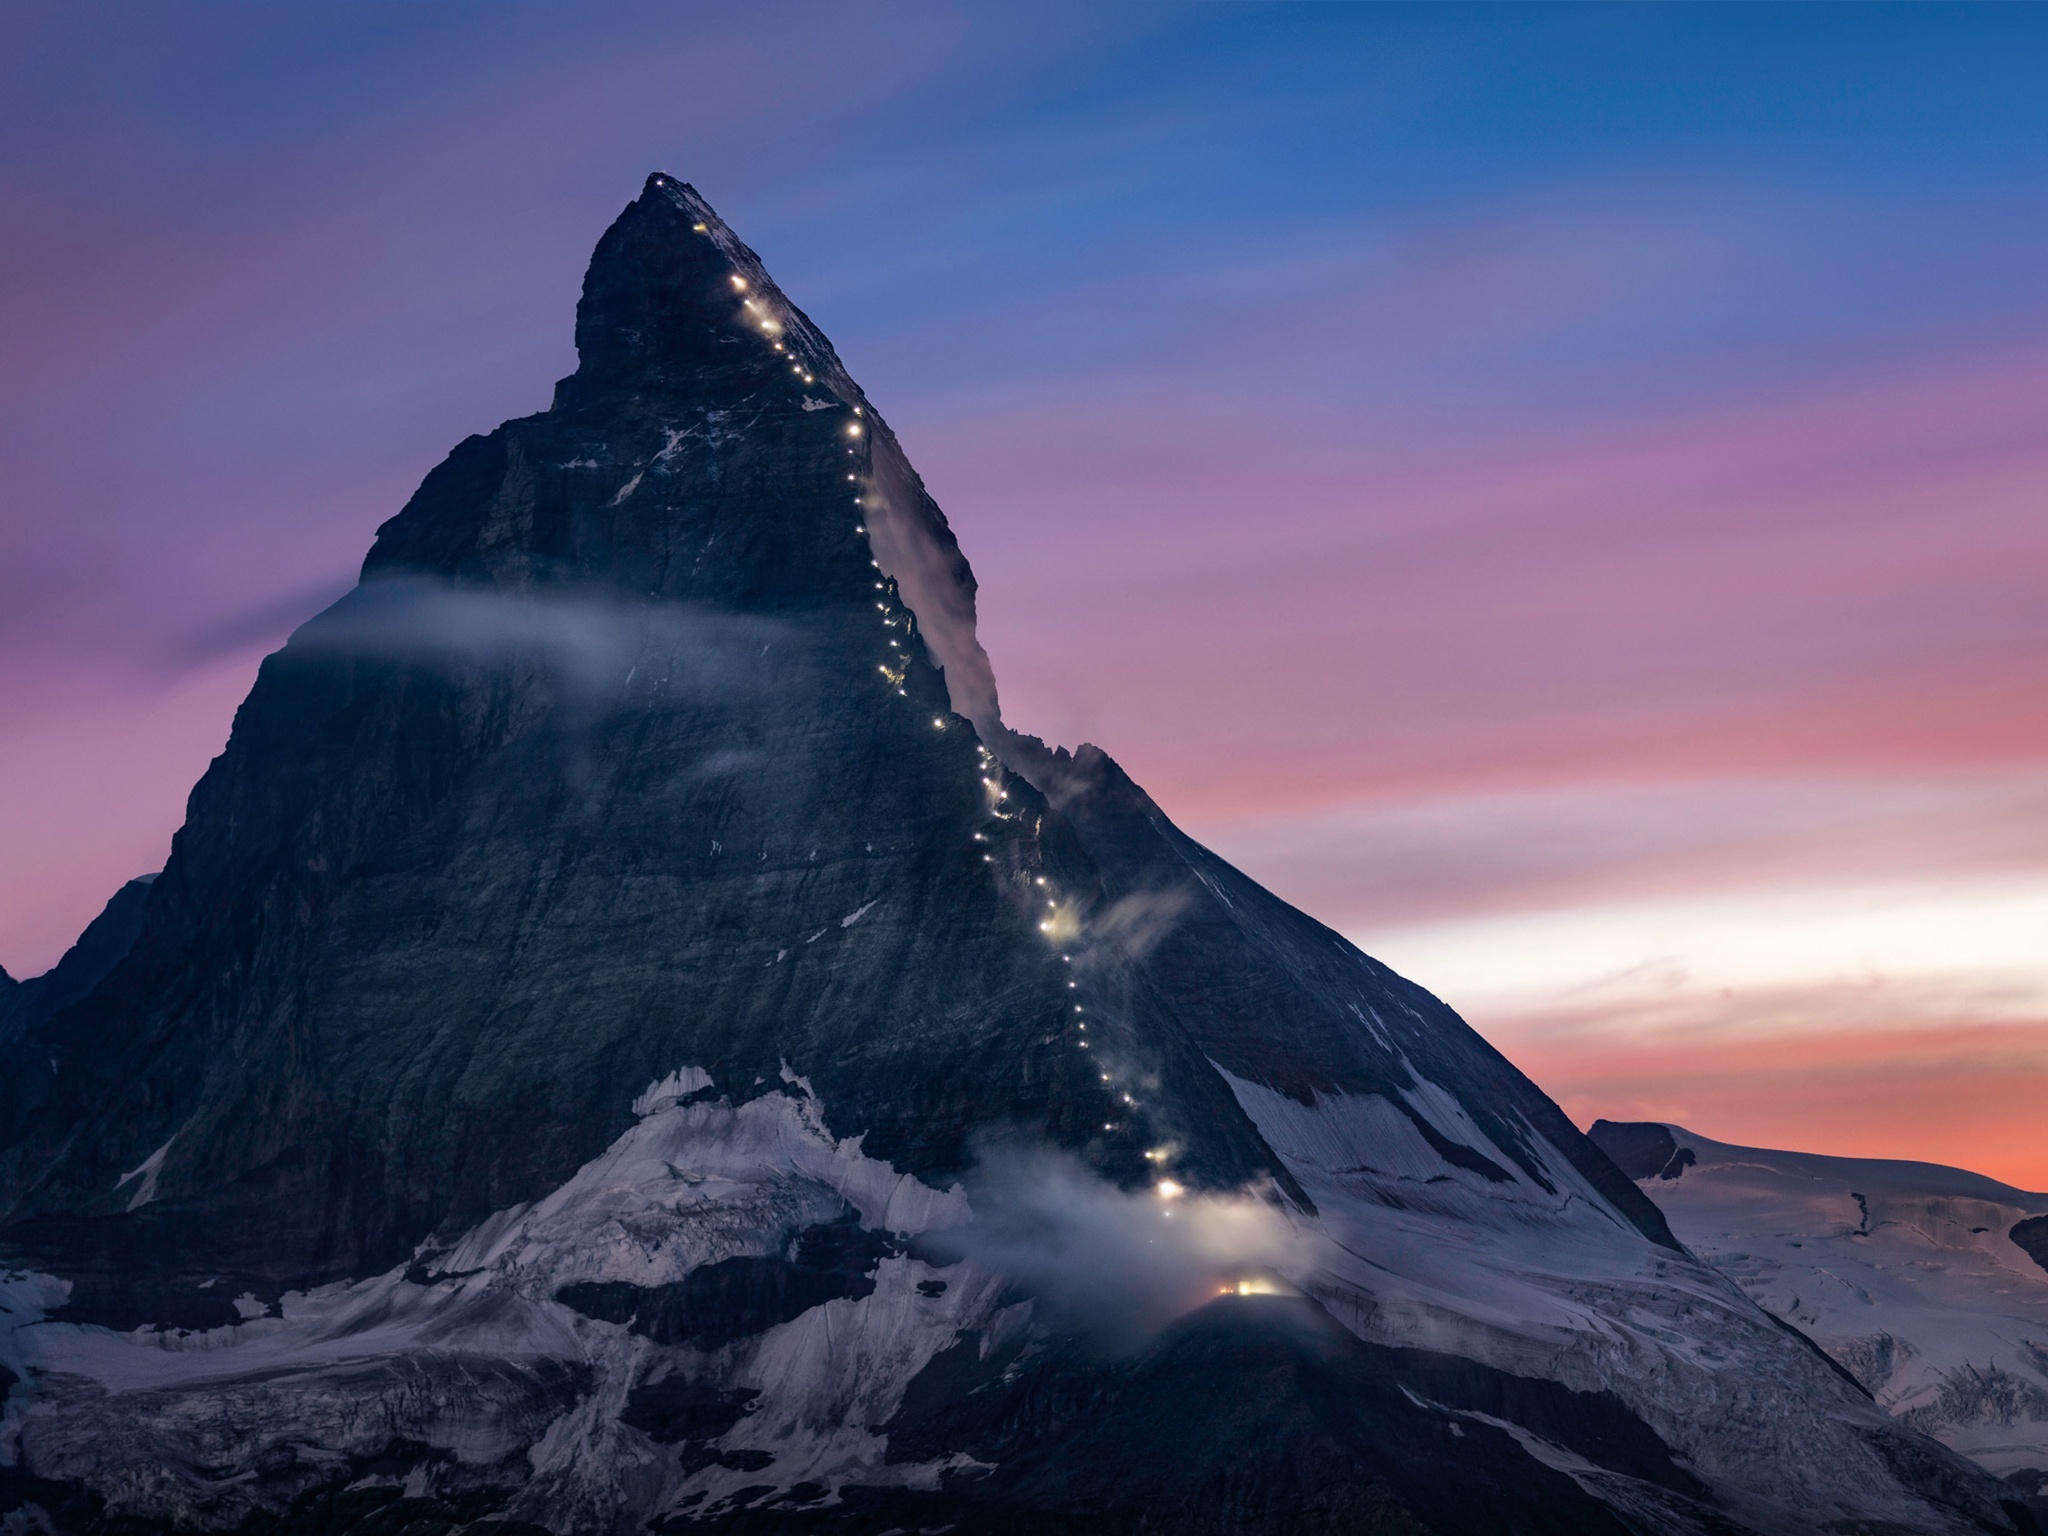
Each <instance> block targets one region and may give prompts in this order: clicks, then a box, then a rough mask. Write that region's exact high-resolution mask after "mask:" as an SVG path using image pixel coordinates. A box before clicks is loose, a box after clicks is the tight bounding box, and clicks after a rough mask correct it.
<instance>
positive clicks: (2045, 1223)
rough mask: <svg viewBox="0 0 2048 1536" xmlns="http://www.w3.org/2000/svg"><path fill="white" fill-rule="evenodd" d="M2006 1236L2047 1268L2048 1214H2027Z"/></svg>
mask: <svg viewBox="0 0 2048 1536" xmlns="http://www.w3.org/2000/svg"><path fill="white" fill-rule="evenodd" d="M1866 1219H1867V1218H1866ZM2006 1236H2007V1237H2010V1238H2011V1239H2012V1240H2013V1241H2014V1242H2015V1243H2017V1244H2018V1245H2019V1249H2020V1251H2021V1252H2022V1253H2024V1254H2025V1255H2026V1256H2027V1257H2028V1258H2030V1259H2032V1260H2033V1261H2034V1262H2035V1263H2036V1264H2038V1265H2040V1266H2041V1267H2042V1268H2043V1269H2048V1216H2029V1217H2027V1218H2026V1220H2024V1221H2016V1222H2014V1223H2013V1224H2012V1230H2011V1231H2010V1232H2008V1233H2007V1234H2006Z"/></svg>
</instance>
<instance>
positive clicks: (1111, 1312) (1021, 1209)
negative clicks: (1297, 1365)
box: [924, 1146, 1322, 1350]
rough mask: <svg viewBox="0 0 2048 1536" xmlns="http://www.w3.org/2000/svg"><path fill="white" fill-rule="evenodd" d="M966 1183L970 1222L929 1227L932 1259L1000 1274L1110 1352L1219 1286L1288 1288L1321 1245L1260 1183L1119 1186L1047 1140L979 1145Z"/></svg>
mask: <svg viewBox="0 0 2048 1536" xmlns="http://www.w3.org/2000/svg"><path fill="white" fill-rule="evenodd" d="M964 1182H965V1184H966V1187H967V1194H968V1199H969V1201H970V1203H971V1204H972V1207H973V1210H974V1219H973V1220H972V1221H971V1222H969V1223H968V1224H967V1225H965V1226H961V1227H954V1228H950V1229H948V1230H946V1231H945V1232H942V1233H937V1234H930V1235H928V1237H927V1238H926V1239H925V1240H924V1241H925V1243H926V1244H928V1245H929V1246H930V1247H931V1248H932V1250H933V1252H934V1257H936V1258H939V1259H942V1260H943V1259H950V1258H956V1257H957V1258H968V1259H972V1260H974V1261H975V1262H976V1263H977V1264H979V1265H981V1266H983V1267H985V1268H988V1269H992V1270H994V1271H996V1272H997V1273H999V1274H1002V1275H1005V1276H1007V1277H1008V1278H1009V1279H1010V1280H1011V1281H1013V1282H1014V1283H1015V1284H1016V1285H1017V1286H1018V1287H1019V1288H1020V1289H1021V1290H1022V1291H1024V1292H1025V1293H1027V1294H1028V1295H1029V1296H1030V1297H1031V1299H1032V1302H1033V1304H1034V1306H1035V1307H1036V1309H1037V1313H1038V1316H1039V1317H1040V1319H1041V1320H1043V1321H1044V1322H1046V1323H1047V1324H1048V1325H1050V1326H1052V1327H1054V1328H1058V1329H1061V1330H1071V1331H1073V1332H1076V1333H1080V1334H1082V1335H1084V1336H1086V1337H1087V1338H1089V1339H1090V1340H1091V1341H1093V1342H1094V1343H1095V1344H1097V1345H1098V1346H1100V1347H1103V1348H1108V1349H1112V1350H1116V1349H1128V1348H1134V1347H1136V1346H1138V1345H1140V1344H1142V1343H1144V1342H1145V1340H1147V1339H1148V1338H1150V1337H1152V1336H1153V1335H1154V1334H1156V1333H1157V1332H1158V1331H1159V1330H1160V1329H1162V1328H1164V1327H1166V1326H1167V1325H1168V1324H1169V1323H1171V1322H1172V1321H1173V1320H1174V1319H1175V1318H1178V1317H1181V1316H1183V1315H1185V1314H1186V1313H1188V1312H1191V1311H1193V1310H1194V1309H1195V1308H1197V1307H1200V1306H1203V1305H1206V1304H1207V1303H1209V1302H1212V1301H1215V1300H1217V1299H1218V1298H1219V1297H1221V1296H1222V1295H1224V1294H1225V1293H1226V1292H1228V1293H1230V1294H1232V1295H1236V1294H1240V1293H1248V1294H1270V1293H1272V1292H1274V1291H1282V1292H1288V1293H1292V1292H1293V1291H1294V1289H1295V1287H1294V1286H1293V1285H1292V1284H1291V1283H1290V1282H1289V1281H1287V1280H1286V1279H1285V1278H1284V1276H1286V1275H1287V1274H1289V1273H1294V1274H1299V1273H1302V1272H1303V1271H1304V1270H1305V1269H1306V1268H1309V1267H1312V1266H1313V1265H1314V1264H1315V1261H1316V1253H1317V1251H1318V1249H1319V1247H1320V1245H1321V1242H1322V1239H1321V1238H1319V1237H1318V1236H1316V1235H1315V1234H1314V1233H1313V1232H1312V1231H1311V1230H1310V1229H1308V1228H1307V1227H1305V1226H1304V1225H1302V1224H1301V1223H1299V1222H1298V1221H1296V1220H1295V1219H1294V1218H1293V1217H1291V1216H1290V1215H1289V1213H1288V1212H1287V1210H1286V1208H1285V1207H1284V1206H1283V1205H1282V1204H1281V1203H1280V1200H1279V1197H1278V1194H1277V1192H1274V1191H1271V1190H1269V1189H1261V1188H1258V1187H1252V1188H1247V1189H1244V1190H1239V1191H1236V1192H1233V1193H1228V1194H1217V1193H1197V1192H1194V1191H1191V1190H1184V1189H1182V1188H1181V1187H1180V1186H1179V1185H1178V1183H1176V1182H1175V1181H1174V1180H1173V1179H1172V1178H1171V1177H1170V1176H1168V1175H1161V1177H1160V1179H1159V1180H1158V1182H1157V1183H1155V1184H1154V1186H1153V1187H1152V1188H1150V1189H1139V1190H1124V1189H1119V1188H1118V1187H1117V1186H1115V1185H1114V1184H1111V1183H1109V1182H1108V1181H1107V1180H1105V1179H1103V1178H1102V1177H1101V1176H1100V1175H1099V1174H1097V1173H1095V1172H1094V1171H1093V1170H1091V1169H1090V1168H1088V1167H1087V1166H1086V1165H1085V1164H1083V1163H1082V1162H1081V1161H1080V1160H1079V1159H1078V1158H1076V1157H1074V1156H1073V1155H1072V1154H1070V1153H1066V1152H1061V1151H1057V1150H1054V1149H1052V1148H1048V1147H1042V1146H1040V1147H1017V1146H999V1147H991V1148H987V1149H985V1150H984V1151H983V1153H982V1156H981V1158H980V1160H979V1161H978V1163H977V1164H976V1166H975V1168H974V1171H973V1172H972V1173H971V1174H970V1175H969V1176H968V1177H967V1178H966V1180H965V1181H964Z"/></svg>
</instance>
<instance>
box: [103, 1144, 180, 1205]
mask: <svg viewBox="0 0 2048 1536" xmlns="http://www.w3.org/2000/svg"><path fill="white" fill-rule="evenodd" d="M177 1139H178V1138H177V1136H176V1134H175V1133H174V1134H173V1135H172V1137H171V1141H176V1140H177ZM171 1141H167V1142H165V1143H164V1144H163V1145H162V1146H160V1147H158V1148H157V1149H156V1150H155V1151H154V1152H152V1153H150V1154H149V1156H147V1157H145V1158H144V1159H143V1160H142V1162H141V1163H140V1164H139V1165H138V1166H136V1167H134V1168H131V1169H129V1170H128V1171H127V1172H126V1173H124V1174H122V1175H121V1177H120V1178H118V1179H116V1180H115V1181H114V1188H115V1189H116V1190H119V1189H120V1188H121V1186H122V1185H123V1184H126V1183H127V1182H128V1181H129V1180H130V1179H135V1178H139V1179H141V1180H142V1183H141V1184H139V1185H138V1186H136V1190H135V1193H134V1194H132V1195H130V1196H129V1197H128V1204H127V1206H126V1209H128V1210H131V1211H139V1210H141V1209H142V1207H144V1206H145V1205H147V1204H149V1202H150V1201H152V1200H154V1199H155V1198H156V1181H157V1175H159V1174H160V1173H162V1172H163V1171H164V1154H165V1153H166V1152H169V1151H170V1150H171Z"/></svg>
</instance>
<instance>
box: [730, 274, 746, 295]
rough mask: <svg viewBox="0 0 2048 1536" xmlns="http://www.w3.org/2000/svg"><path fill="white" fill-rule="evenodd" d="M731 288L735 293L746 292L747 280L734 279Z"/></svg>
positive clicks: (741, 278)
mask: <svg viewBox="0 0 2048 1536" xmlns="http://www.w3.org/2000/svg"><path fill="white" fill-rule="evenodd" d="M732 286H733V289H734V290H735V291H736V292H739V293H745V292H746V291H747V280H746V279H745V278H744V277H735V278H734V279H733V280H732Z"/></svg>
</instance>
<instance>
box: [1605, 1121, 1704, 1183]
mask: <svg viewBox="0 0 2048 1536" xmlns="http://www.w3.org/2000/svg"><path fill="white" fill-rule="evenodd" d="M1586 1136H1587V1138H1588V1139H1589V1140H1590V1141H1591V1142H1592V1143H1593V1145H1594V1146H1596V1147H1598V1148H1599V1149H1600V1150H1601V1151H1602V1152H1605V1153H1606V1154H1607V1155H1608V1156H1609V1157H1610V1158H1612V1159H1613V1160H1614V1166H1615V1167H1617V1168H1619V1169H1620V1170H1621V1171H1622V1172H1623V1173H1625V1174H1627V1175H1628V1176H1629V1177H1630V1178H1632V1179H1675V1178H1678V1177H1679V1176H1680V1175H1682V1174H1683V1173H1684V1172H1685V1170H1686V1169H1688V1168H1690V1167H1692V1165H1693V1164H1694V1163H1696V1162H1698V1161H1699V1158H1698V1156H1697V1155H1696V1154H1695V1153H1694V1152H1693V1150H1692V1148H1691V1147H1681V1146H1680V1145H1679V1144H1678V1139H1677V1138H1676V1137H1675V1136H1673V1135H1672V1134H1671V1127H1670V1126H1668V1125H1659V1124H1658V1123H1657V1122H1655V1121H1654V1120H1595V1121H1594V1122H1593V1128H1592V1129H1591V1130H1590V1131H1588V1132H1586Z"/></svg>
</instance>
